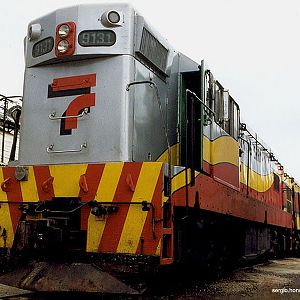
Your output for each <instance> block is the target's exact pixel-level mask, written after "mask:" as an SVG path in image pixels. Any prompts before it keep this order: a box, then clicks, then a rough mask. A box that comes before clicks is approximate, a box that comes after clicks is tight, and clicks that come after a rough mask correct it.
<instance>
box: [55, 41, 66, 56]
mask: <svg viewBox="0 0 300 300" xmlns="http://www.w3.org/2000/svg"><path fill="white" fill-rule="evenodd" d="M68 49H69V43H68V41H67V40H62V41H60V42H59V43H58V45H57V51H58V52H59V53H65V52H67V51H68Z"/></svg>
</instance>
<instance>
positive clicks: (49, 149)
mask: <svg viewBox="0 0 300 300" xmlns="http://www.w3.org/2000/svg"><path fill="white" fill-rule="evenodd" d="M53 148H54V144H51V145H50V146H48V147H47V148H46V151H47V153H75V152H81V151H82V150H83V148H87V143H86V142H84V143H83V144H81V145H80V148H79V149H68V150H53Z"/></svg>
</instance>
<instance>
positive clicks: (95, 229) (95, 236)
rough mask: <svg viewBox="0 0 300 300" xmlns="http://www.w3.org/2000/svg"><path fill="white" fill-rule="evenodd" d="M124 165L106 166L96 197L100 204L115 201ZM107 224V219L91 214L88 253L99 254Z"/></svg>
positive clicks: (113, 164)
mask: <svg viewBox="0 0 300 300" xmlns="http://www.w3.org/2000/svg"><path fill="white" fill-rule="evenodd" d="M123 165H124V163H110V164H106V165H105V167H104V170H103V174H102V177H101V180H100V183H99V186H98V189H97V194H96V197H95V199H96V200H97V201H98V202H101V201H102V202H112V201H113V199H114V195H115V192H116V189H117V186H118V182H119V179H120V176H121V173H122V169H123ZM105 224H106V218H100V217H96V216H94V215H92V214H91V213H90V215H89V219H88V233H87V251H88V252H98V249H99V244H100V241H101V237H102V235H103V231H104V228H105Z"/></svg>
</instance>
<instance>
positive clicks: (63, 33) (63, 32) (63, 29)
mask: <svg viewBox="0 0 300 300" xmlns="http://www.w3.org/2000/svg"><path fill="white" fill-rule="evenodd" d="M70 31H71V29H70V27H69V26H68V25H67V24H63V25H61V26H60V27H59V28H58V36H59V37H61V38H65V37H67V36H68V35H69V33H70Z"/></svg>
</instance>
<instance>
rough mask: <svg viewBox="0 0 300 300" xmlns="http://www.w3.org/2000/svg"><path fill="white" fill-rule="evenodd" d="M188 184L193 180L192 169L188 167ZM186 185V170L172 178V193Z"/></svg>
mask: <svg viewBox="0 0 300 300" xmlns="http://www.w3.org/2000/svg"><path fill="white" fill-rule="evenodd" d="M187 171H188V174H187V175H188V176H187V177H188V184H189V183H190V182H191V169H188V170H187ZM185 185H186V178H185V170H183V171H181V172H180V173H178V174H177V175H175V176H174V177H173V178H172V193H174V192H175V191H177V190H179V189H180V188H182V187H183V186H185Z"/></svg>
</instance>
